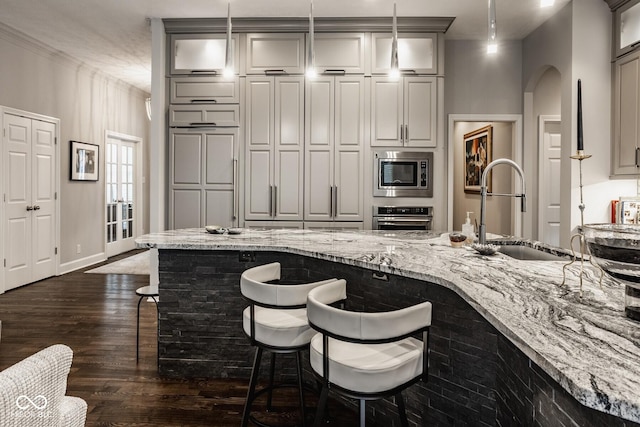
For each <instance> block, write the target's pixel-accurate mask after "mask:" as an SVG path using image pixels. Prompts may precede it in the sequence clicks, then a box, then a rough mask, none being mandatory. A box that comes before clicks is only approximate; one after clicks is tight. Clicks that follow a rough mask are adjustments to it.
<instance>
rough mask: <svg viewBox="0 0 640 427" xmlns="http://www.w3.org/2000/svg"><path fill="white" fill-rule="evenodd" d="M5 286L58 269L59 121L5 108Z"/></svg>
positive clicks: (16, 285)
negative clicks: (57, 146)
mask: <svg viewBox="0 0 640 427" xmlns="http://www.w3.org/2000/svg"><path fill="white" fill-rule="evenodd" d="M3 123H4V136H3V154H4V156H3V157H4V165H3V169H4V180H3V181H4V200H5V205H4V206H5V224H4V229H5V231H6V234H5V236H4V247H5V259H6V261H5V262H6V265H5V271H4V272H5V287H4V290H9V289H13V288H16V287H18V286H22V285H25V284H27V283H31V282H35V281H37V280H41V279H44V278H46V277H50V276H53V275H54V274H55V272H56V195H55V193H56V171H57V167H56V165H57V163H56V148H55V141H56V133H57V131H56V124H55V123H53V122H46V121H40V120H35V119H31V118H29V117H23V116H18V115H14V114H9V113H5V114H4V115H3Z"/></svg>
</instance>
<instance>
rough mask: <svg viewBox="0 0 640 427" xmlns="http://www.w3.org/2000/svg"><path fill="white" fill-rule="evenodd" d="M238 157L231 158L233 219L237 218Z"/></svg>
mask: <svg viewBox="0 0 640 427" xmlns="http://www.w3.org/2000/svg"><path fill="white" fill-rule="evenodd" d="M237 181H238V159H233V217H232V219H233V220H234V221H235V220H236V219H238V186H237Z"/></svg>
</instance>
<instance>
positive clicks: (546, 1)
mask: <svg viewBox="0 0 640 427" xmlns="http://www.w3.org/2000/svg"><path fill="white" fill-rule="evenodd" d="M553 3H555V0H540V7H551V6H553Z"/></svg>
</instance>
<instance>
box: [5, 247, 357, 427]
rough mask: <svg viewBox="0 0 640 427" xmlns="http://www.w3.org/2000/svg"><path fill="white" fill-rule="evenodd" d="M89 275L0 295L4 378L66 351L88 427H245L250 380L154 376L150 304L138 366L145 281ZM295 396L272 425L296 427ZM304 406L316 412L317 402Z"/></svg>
mask: <svg viewBox="0 0 640 427" xmlns="http://www.w3.org/2000/svg"><path fill="white" fill-rule="evenodd" d="M133 253H135V252H130V253H127V254H123V255H121V256H118V257H114V258H112V259H109V262H110V261H114V260H117V259H119V258H122V257H124V256H128V255H131V254H133ZM93 267H95V266H92V267H90V268H93ZM88 269H89V268H88ZM84 271H85V270H78V271H75V272H72V273H69V274H65V275H63V276H59V277H53V278H50V279H46V280H43V281H40V282H36V283H33V284H30V285H27V286H23V287H21V288H18V289H14V290H11V291H8V292H6V293H4V294H2V295H0V320H2V336H1V338H0V370H2V369H5V368H7V367H8V366H10V365H12V364H14V363H16V362H18V361H20V360H22V359H24V358H26V357H28V356H30V355H31V354H33V353H35V352H37V351H39V350H41V349H43V348H45V347H47V346H50V345H52V344H57V343H62V344H66V345H68V346H69V347H71V348H72V349H73V351H74V356H73V365H72V366H71V372H70V374H69V379H68V385H67V395H70V396H78V397H81V398H83V399H84V400H86V401H87V404H88V414H87V426H133V427H135V426H163V427H169V426H238V425H240V420H241V414H242V409H243V405H244V400H245V397H246V393H247V385H248V381H247V380H244V379H240V380H239V379H217V380H172V379H164V378H160V377H159V376H158V375H157V360H156V358H157V346H156V342H157V341H156V336H157V332H156V327H157V326H156V321H157V318H156V309H155V306H154V304H153V303H145V302H143V303H142V306H141V316H140V318H141V331H140V334H141V338H140V362H139V363H138V364H136V348H135V347H136V305H137V303H138V298H137V297H136V295H135V290H136V288H138V287H140V286H145V285H147V284H148V280H149V277H148V276H145V275H124V274H85V273H84ZM291 393H292V394H289V395H286V394H285V395H283V396H282V397H281V398H280V399H278V400H277V401H276V400H275V399H274V401H275V404H276V405H284V406H285V407H288V410H286V411H284V413H282V414H276V415H273V416H270V420H269V422H275V423H277V425H282V426H289V425H295V424H296V420H295V414H296V411H297V410H296V408H295V405H297V400H296V397H295V392H294V391H292V392H291ZM274 397H275V396H274ZM307 405H308V406H312V405H315V402H314V401H313V397H310V399H309V401H308V402H307ZM331 411H332V412H331V415H332V417H333V418H332V422H331V423H329V424H330V425H333V426H339V427H342V426H353V425H357V414H355V413H353V412H351V411H350V410H348V409H346V408H344V407H343V406H341V405H339V404H337V403H332V406H331Z"/></svg>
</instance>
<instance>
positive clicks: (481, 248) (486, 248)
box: [471, 243, 500, 255]
mask: <svg viewBox="0 0 640 427" xmlns="http://www.w3.org/2000/svg"><path fill="white" fill-rule="evenodd" d="M471 247H472V248H473V249H474V250H475V251H476V252H478V253H479V254H480V255H493V254H495V253H496V252H498V250H500V246H498V245H492V244H490V243H487V244H486V245H483V244H481V243H474V244H472V245H471Z"/></svg>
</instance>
